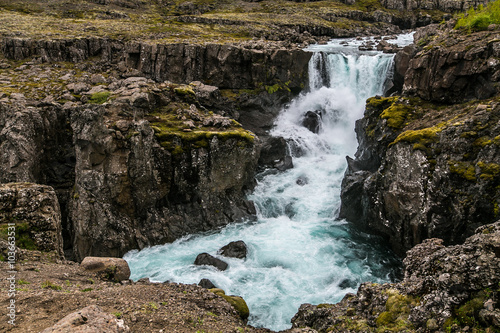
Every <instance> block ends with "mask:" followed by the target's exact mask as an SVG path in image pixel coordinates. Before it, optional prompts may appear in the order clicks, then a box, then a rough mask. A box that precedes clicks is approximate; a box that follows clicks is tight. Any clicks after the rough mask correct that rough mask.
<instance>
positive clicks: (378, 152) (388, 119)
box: [340, 28, 500, 256]
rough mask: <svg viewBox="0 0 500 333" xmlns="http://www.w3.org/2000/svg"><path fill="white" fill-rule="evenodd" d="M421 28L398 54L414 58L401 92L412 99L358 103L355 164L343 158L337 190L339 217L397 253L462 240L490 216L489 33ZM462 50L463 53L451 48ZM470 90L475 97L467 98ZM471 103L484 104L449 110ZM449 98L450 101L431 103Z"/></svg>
mask: <svg viewBox="0 0 500 333" xmlns="http://www.w3.org/2000/svg"><path fill="white" fill-rule="evenodd" d="M430 31H433V32H434V33H436V35H434V37H432V34H431V33H429V32H430ZM424 32H425V33H417V39H416V41H417V45H416V46H417V47H419V49H418V50H416V52H413V51H411V50H406V51H405V52H406V53H407V56H408V55H409V54H411V53H414V54H415V55H414V57H413V58H412V59H411V60H410V61H409V62H408V63H409V67H408V70H407V71H406V75H405V81H404V89H403V93H404V94H406V95H409V94H411V95H416V96H419V98H415V97H413V96H412V97H398V96H395V97H391V98H380V97H376V98H372V99H369V100H368V101H367V106H366V111H365V115H364V117H363V118H362V119H360V120H359V121H358V122H357V123H356V133H357V136H358V142H359V147H358V151H357V152H356V155H355V157H356V158H355V159H354V160H353V159H350V158H348V170H347V172H346V176H345V178H344V180H343V184H342V193H341V198H342V204H341V210H340V217H343V218H346V219H348V220H349V221H352V222H353V223H355V224H357V225H358V226H360V227H362V228H364V229H365V230H367V231H368V232H373V233H378V234H381V235H382V236H385V237H386V238H388V239H389V242H390V244H391V246H392V248H393V249H394V251H396V253H398V254H399V255H401V256H403V255H404V253H405V252H406V251H407V250H409V249H410V248H412V247H413V246H414V245H416V244H419V243H420V242H422V241H423V240H424V239H427V238H433V237H437V238H441V239H443V240H444V242H445V244H456V243H460V242H463V241H464V240H465V238H466V237H467V236H470V235H471V234H472V233H473V230H474V229H475V228H477V227H478V226H480V225H482V224H486V223H492V222H493V221H495V220H496V219H498V216H499V215H498V214H499V209H498V207H499V204H500V201H499V199H500V194H499V192H498V190H497V187H496V186H497V182H498V178H497V177H498V175H499V172H497V171H496V170H497V169H498V166H499V163H500V150H499V149H498V145H497V144H496V143H495V142H496V141H495V140H496V139H495V138H497V136H498V135H500V128H499V127H498V124H497V122H498V117H499V116H498V115H499V114H500V109H499V105H498V102H497V98H496V97H494V96H496V89H497V88H496V87H497V82H496V76H495V75H496V74H495V73H496V71H497V69H496V68H495V67H494V66H493V65H491V66H490V65H488V63H492V61H493V60H494V57H492V54H493V53H491V52H493V51H492V50H494V45H496V43H497V40H496V39H495V36H496V35H497V32H479V33H474V34H471V35H470V36H464V35H460V34H459V33H458V32H447V31H446V30H443V31H441V30H436V29H435V28H427V29H426V30H425V31H424ZM426 36H427V37H426ZM429 36H430V37H429ZM446 36H448V39H446ZM486 36H491V37H492V38H493V39H489V37H486ZM422 38H423V39H424V40H427V39H428V41H429V44H428V45H427V46H423V43H421V42H419V41H420V40H423V39H422ZM446 43H447V44H446ZM419 45H420V46H419ZM446 45H448V46H446ZM466 45H471V46H470V47H468V49H469V50H468V51H466V52H465V51H464V52H462V53H461V51H458V50H462V49H463V48H465V47H466ZM473 50H481V51H480V52H477V53H473ZM467 52H472V53H469V55H468V56H466V54H467ZM472 54H475V55H474V56H473V55H472ZM423 59H434V61H433V62H432V64H434V65H435V66H434V65H432V66H429V67H425V68H424V67H419V66H416V65H415V64H416V63H420V62H421V61H423ZM493 62H494V61H493ZM436 66H437V67H436ZM403 67H404V66H403ZM416 67H418V68H416ZM481 73H482V74H481ZM483 74H484V75H483ZM424 78H425V79H424ZM481 78H482V79H481ZM424 82H425V83H424ZM460 82H461V83H460ZM480 82H483V84H482V85H481V84H480ZM425 85H427V86H425ZM481 87H482V88H484V87H492V89H493V90H491V91H490V90H488V89H482V88H481ZM476 88H477V89H476ZM478 91H481V94H482V95H475V92H478ZM489 91H490V92H489ZM491 94H494V96H493V97H490V96H491ZM478 97H483V98H486V97H488V98H487V99H483V100H481V101H478V100H474V101H472V102H463V103H460V104H458V103H459V102H461V101H465V100H470V99H474V98H478ZM453 100H456V102H457V104H452V105H443V104H436V102H437V101H448V102H451V101H453Z"/></svg>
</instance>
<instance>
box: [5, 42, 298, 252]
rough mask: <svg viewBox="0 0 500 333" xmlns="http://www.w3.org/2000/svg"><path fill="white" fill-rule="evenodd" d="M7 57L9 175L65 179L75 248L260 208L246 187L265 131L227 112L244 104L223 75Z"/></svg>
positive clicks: (158, 239) (218, 221) (204, 224)
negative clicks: (186, 81)
mask: <svg viewBox="0 0 500 333" xmlns="http://www.w3.org/2000/svg"><path fill="white" fill-rule="evenodd" d="M40 52H42V53H43V54H49V53H50V52H49V51H46V50H45V51H44V49H41V51H40ZM77 53H78V52H77ZM77 53H75V54H77ZM35 58H36V57H35ZM281 58H284V57H281ZM58 59H59V60H61V59H66V58H58ZM71 59H72V58H71ZM78 59H80V58H78ZM82 59H84V58H82ZM47 60H48V59H47ZM52 60H54V61H55V60H56V59H52ZM72 60H77V59H76V58H75V59H72ZM304 61H306V63H307V58H306V59H305V60H304ZM2 66H3V67H4V72H3V73H4V75H3V76H2V79H3V80H4V81H2V84H4V85H5V86H8V87H6V93H3V94H2V96H1V97H2V98H1V99H0V110H1V112H0V124H1V128H2V129H1V132H0V154H1V156H2V158H1V159H0V169H1V171H2V172H1V174H0V182H2V183H10V182H33V183H40V184H46V185H49V186H52V187H53V188H54V189H55V191H56V193H57V194H58V198H59V203H60V205H61V215H62V226H63V227H62V234H63V238H64V242H65V248H66V250H67V253H69V252H68V251H70V250H72V252H73V254H74V255H75V258H76V259H79V260H81V259H83V257H85V256H87V255H101V256H102V255H111V256H121V255H123V254H124V253H125V252H126V251H128V250H130V249H134V248H142V247H144V246H148V245H153V244H159V243H164V242H169V241H173V240H174V239H176V238H179V237H181V236H183V235H186V234H190V233H193V232H198V231H207V230H212V229H215V228H218V227H220V226H223V225H225V224H227V223H229V222H232V221H237V220H239V219H241V218H243V217H248V216H252V214H254V212H255V211H254V208H253V204H252V203H251V202H248V201H246V200H245V198H244V197H245V193H246V191H247V190H249V189H251V188H252V187H253V182H254V180H253V176H254V173H255V170H256V167H257V161H258V159H259V150H260V141H259V139H258V138H257V137H256V136H255V135H254V134H253V133H251V132H249V131H247V130H245V129H243V128H242V127H241V125H240V124H239V123H238V122H236V121H235V120H234V119H231V118H228V117H225V116H223V115H221V114H233V113H237V112H238V111H236V110H235V109H231V106H232V105H233V104H234V101H232V100H231V99H229V98H227V97H224V96H223V95H222V94H221V91H220V90H219V89H218V88H217V87H214V86H208V85H205V84H203V83H201V82H194V83H192V84H191V85H179V84H173V83H170V82H164V83H156V82H155V81H153V80H151V79H147V78H146V77H128V78H120V75H119V74H116V73H117V71H119V69H116V67H113V66H112V64H110V65H109V66H110V69H109V70H108V71H104V72H102V73H103V74H95V73H94V72H93V71H92V69H95V68H101V67H100V66H105V65H103V64H102V63H99V62H98V61H94V62H85V61H84V62H82V63H80V64H78V65H74V64H73V63H67V62H49V63H45V62H40V61H37V59H35V60H31V61H28V62H24V63H21V64H20V63H18V62H17V63H16V62H13V61H10V60H4V61H3V63H2ZM296 68H298V67H296ZM34 76H36V78H37V79H35V80H33V79H32V78H33V77H34ZM125 77H127V76H125ZM288 81H290V80H288ZM27 82H31V83H27ZM284 86H286V85H284ZM258 89H260V90H259V91H261V92H262V93H263V94H264V92H265V93H266V94H269V93H268V92H267V91H266V90H265V86H264V88H258ZM236 91H237V90H236ZM247 91H248V90H247ZM287 93H289V91H288V90H287ZM235 95H236V93H235ZM204 105H205V106H204ZM224 105H226V106H228V108H227V109H226V110H224V108H223V107H224ZM210 106H211V107H212V108H211V109H212V110H214V111H215V112H212V111H210V110H208V109H207V108H206V107H210ZM271 118H272V117H271Z"/></svg>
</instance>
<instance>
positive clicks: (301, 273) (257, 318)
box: [124, 35, 412, 330]
mask: <svg viewBox="0 0 500 333" xmlns="http://www.w3.org/2000/svg"><path fill="white" fill-rule="evenodd" d="M399 39H400V40H398V41H396V42H399V43H400V44H401V43H403V44H404V43H408V42H411V40H412V35H409V36H408V35H407V36H405V37H400V38H399ZM401 39H402V40H401ZM362 42H363V41H359V40H336V41H332V42H330V43H328V44H327V45H315V46H311V47H309V48H308V50H309V51H311V52H314V54H313V56H312V58H311V61H310V63H309V78H310V82H309V87H310V88H309V91H308V92H307V93H304V94H302V95H301V96H299V97H298V98H297V99H295V100H294V101H293V102H292V103H291V104H290V105H289V106H287V107H286V108H284V110H283V111H282V113H281V115H280V116H279V118H278V120H277V122H276V126H275V128H274V129H273V131H272V133H271V134H272V135H276V136H283V137H284V138H286V139H287V140H288V142H289V147H290V151H291V154H292V157H293V164H294V168H293V169H290V170H287V171H285V172H281V173H275V172H270V171H267V172H263V173H262V174H260V175H258V177H257V181H258V185H257V187H256V188H255V190H254V192H253V194H252V195H251V196H250V199H251V200H253V201H254V202H255V204H256V206H257V211H258V219H257V221H247V222H243V223H237V224H232V225H229V226H227V227H226V228H224V229H222V230H219V231H217V232H213V233H205V234H196V235H191V236H188V237H185V238H182V239H180V240H177V241H175V242H174V243H172V244H165V245H161V246H155V247H151V248H146V249H143V250H141V251H136V250H135V251H131V252H129V253H127V254H126V255H125V256H124V259H126V260H127V261H128V263H129V265H130V268H131V271H132V276H131V278H132V279H134V280H137V279H140V278H143V277H149V278H150V279H151V280H152V281H157V282H163V281H167V280H168V281H171V282H181V283H188V284H189V283H198V282H199V281H200V280H201V279H202V278H208V279H210V280H211V281H212V282H213V283H214V284H215V285H216V286H217V287H219V288H222V289H224V290H225V291H226V294H228V295H239V296H242V297H243V298H244V299H245V300H246V302H247V304H248V306H249V308H250V313H251V315H250V318H249V324H251V325H253V326H256V327H266V328H270V329H272V330H283V329H287V328H290V326H291V323H290V320H291V318H292V317H293V315H294V314H295V313H296V312H297V309H298V307H299V306H300V304H302V303H311V304H319V303H336V302H338V301H340V300H341V299H342V297H343V296H344V295H345V294H346V293H348V292H351V293H355V292H356V290H357V288H358V287H359V285H360V283H362V282H366V281H371V282H388V281H392V280H394V279H395V278H396V277H395V276H396V274H397V273H396V272H397V270H398V266H399V262H398V260H397V259H396V258H395V257H394V256H393V254H392V253H391V252H390V251H389V250H388V249H387V248H384V247H383V246H382V245H381V244H380V240H379V239H378V238H376V237H372V236H369V235H366V234H363V233H360V232H358V231H356V230H355V229H353V228H352V227H351V226H350V225H349V224H347V223H346V222H345V221H339V220H337V219H336V215H337V211H338V207H339V206H340V184H341V181H342V177H343V174H344V172H345V168H346V160H345V156H346V155H350V156H352V155H353V154H354V152H355V149H356V138H355V133H354V122H355V120H356V119H359V118H361V117H362V116H363V111H364V106H365V100H366V99H367V98H368V97H370V96H374V95H377V94H379V95H380V94H383V92H384V89H385V86H386V81H387V79H388V77H390V75H391V70H392V67H393V55H388V54H383V53H381V52H376V51H370V52H359V51H357V46H358V45H360V43H362ZM307 111H317V112H318V113H320V114H321V123H320V126H319V132H318V133H317V134H316V133H313V132H311V131H309V130H308V129H307V128H305V127H304V126H302V125H301V123H302V119H303V117H304V115H305V113H306V112H307ZM236 240H243V241H244V242H245V243H246V244H247V246H248V248H249V254H248V257H247V258H246V259H245V260H241V259H233V258H225V257H220V258H221V259H223V260H224V261H226V262H227V263H228V264H229V268H228V270H226V271H224V272H220V271H217V270H216V269H215V268H211V267H206V266H202V267H200V266H194V265H193V262H194V260H195V258H196V256H197V255H198V254H199V253H202V252H208V253H210V254H212V255H215V256H217V257H219V256H218V255H217V251H218V249H220V248H221V247H222V246H224V245H226V244H228V243H229V242H231V241H236Z"/></svg>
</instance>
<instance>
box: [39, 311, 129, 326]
mask: <svg viewBox="0 0 500 333" xmlns="http://www.w3.org/2000/svg"><path fill="white" fill-rule="evenodd" d="M64 332H81V333H94V332H109V333H124V332H130V329H129V327H128V326H126V325H125V324H124V322H123V320H121V319H117V318H116V317H115V316H113V315H111V314H109V313H106V312H104V311H102V310H101V309H100V308H99V307H98V306H97V305H90V306H87V307H85V308H83V309H81V310H79V311H76V312H73V313H70V314H69V315H67V316H66V317H64V318H63V319H61V320H60V321H58V322H57V323H56V324H55V325H54V326H52V327H49V328H46V329H44V330H43V331H42V333H64Z"/></svg>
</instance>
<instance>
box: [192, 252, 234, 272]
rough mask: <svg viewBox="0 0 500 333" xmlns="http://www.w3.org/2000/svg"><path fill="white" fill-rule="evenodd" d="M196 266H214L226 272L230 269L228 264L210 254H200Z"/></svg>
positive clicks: (195, 262)
mask: <svg viewBox="0 0 500 333" xmlns="http://www.w3.org/2000/svg"><path fill="white" fill-rule="evenodd" d="M194 264H195V265H198V266H202V265H207V266H214V267H215V268H217V269H218V270H220V271H225V270H226V269H227V267H228V264H227V263H226V262H224V261H222V260H220V259H218V258H215V257H214V256H212V255H210V254H208V253H201V254H199V255H198V256H197V257H196V259H195V261H194Z"/></svg>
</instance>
